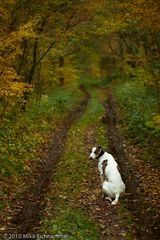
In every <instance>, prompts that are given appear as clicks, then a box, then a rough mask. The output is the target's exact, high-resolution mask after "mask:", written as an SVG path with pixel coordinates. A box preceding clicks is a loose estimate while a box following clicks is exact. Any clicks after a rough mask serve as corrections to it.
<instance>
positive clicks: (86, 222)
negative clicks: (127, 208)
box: [41, 93, 106, 240]
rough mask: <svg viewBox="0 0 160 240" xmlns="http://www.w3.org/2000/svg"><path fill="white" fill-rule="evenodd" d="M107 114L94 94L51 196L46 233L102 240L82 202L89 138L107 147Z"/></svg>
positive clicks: (73, 135) (71, 238)
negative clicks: (104, 119) (103, 118)
mask: <svg viewBox="0 0 160 240" xmlns="http://www.w3.org/2000/svg"><path fill="white" fill-rule="evenodd" d="M103 113H104V108H103V106H102V103H101V102H100V100H99V97H98V95H97V94H96V93H93V94H92V96H91V100H90V101H89V104H88V107H87V109H86V112H85V113H84V114H83V116H82V117H81V118H80V119H79V121H78V122H77V123H76V124H75V125H74V126H73V127H72V128H71V130H70V131H69V134H68V138H67V142H66V147H65V153H64V155H63V157H62V159H61V160H60V162H59V163H58V165H57V169H56V173H55V175H54V179H53V184H52V186H51V190H50V193H49V199H48V206H47V208H46V212H45V213H46V216H47V217H46V218H45V219H44V220H43V222H44V224H43V227H42V228H43V229H41V230H42V231H45V232H47V233H49V234H52V235H57V234H58V235H67V236H68V239H69V240H75V239H76V240H78V239H79V240H80V239H82V240H83V239H84V240H87V239H88V240H96V239H100V238H99V236H98V233H97V230H96V226H95V223H94V221H93V220H91V219H90V218H89V216H87V213H86V212H85V211H84V210H82V209H81V207H80V202H79V200H78V199H80V197H81V196H82V195H83V194H85V189H84V186H83V185H84V182H86V181H87V178H88V176H89V172H90V168H91V166H92V162H90V161H89V160H88V153H89V151H88V149H87V148H88V146H86V137H87V136H86V135H88V137H89V136H90V135H92V136H96V137H95V139H96V142H97V144H101V145H103V146H104V147H106V139H105V134H104V132H105V129H104V126H103V124H102V123H101V117H102V115H103ZM91 131H92V133H91ZM92 142H95V140H93V139H92V140H91V143H92ZM62 239H63V237H62Z"/></svg>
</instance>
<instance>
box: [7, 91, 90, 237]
mask: <svg viewBox="0 0 160 240" xmlns="http://www.w3.org/2000/svg"><path fill="white" fill-rule="evenodd" d="M85 94H86V96H85V99H84V100H83V101H82V102H81V103H80V104H79V105H78V106H77V107H76V108H75V109H72V110H71V111H70V112H69V113H68V115H67V117H66V118H65V119H64V120H63V122H62V124H61V125H60V127H59V128H58V130H57V131H56V132H55V133H54V134H53V137H52V139H51V140H50V141H49V151H48V154H47V155H46V156H44V157H42V158H40V161H38V163H37V168H36V171H35V173H33V176H31V179H29V181H30V182H29V183H28V184H29V186H28V187H27V189H26V190H25V192H24V193H23V197H22V199H21V200H18V202H16V203H15V212H16V213H14V216H13V217H12V219H11V221H10V224H9V226H8V229H7V232H11V233H21V234H22V233H29V232H31V231H34V230H35V229H36V227H38V226H39V222H40V220H41V213H42V210H43V209H44V207H45V196H46V193H47V191H48V188H49V185H50V180H51V176H52V174H53V172H54V169H55V165H56V162H57V161H58V159H59V158H60V156H61V154H62V152H63V149H64V144H65V140H66V137H67V133H68V130H69V129H70V127H71V126H72V124H73V123H74V121H75V120H76V119H78V118H79V117H80V115H81V114H82V113H83V112H84V111H85V109H86V106H87V103H88V100H89V98H90V96H89V94H87V93H85ZM17 205H18V209H17V207H16V206H17ZM19 205H20V206H19Z"/></svg>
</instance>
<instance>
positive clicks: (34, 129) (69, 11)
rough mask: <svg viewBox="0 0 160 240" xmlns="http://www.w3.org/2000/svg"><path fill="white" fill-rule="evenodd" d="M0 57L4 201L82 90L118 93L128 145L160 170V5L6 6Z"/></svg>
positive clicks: (32, 2)
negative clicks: (109, 90) (134, 147)
mask: <svg viewBox="0 0 160 240" xmlns="http://www.w3.org/2000/svg"><path fill="white" fill-rule="evenodd" d="M0 53H1V54H0V122H1V126H0V138H1V142H0V148H1V150H0V151H1V153H0V158H1V160H0V161H1V168H0V173H1V177H0V181H1V182H2V183H3V188H2V189H1V193H2V200H3V198H5V197H6V195H7V194H8V192H9V188H10V186H11V185H10V184H11V182H12V184H13V183H16V182H17V181H18V178H19V175H21V174H23V173H24V172H25V171H29V168H30V162H29V161H30V159H34V158H35V156H36V149H37V148H38V147H40V146H41V145H42V144H44V142H45V137H44V136H45V134H47V133H48V132H49V131H51V130H53V129H54V125H55V126H56V125H57V124H58V122H59V121H60V119H62V118H63V116H65V114H66V113H67V111H68V110H69V109H70V108H71V107H72V106H73V105H75V104H76V103H77V102H78V101H80V100H81V98H82V97H83V94H84V93H83V92H82V91H81V90H80V89H81V88H82V86H83V88H85V89H86V90H87V91H91V92H92V91H94V89H97V88H101V89H112V92H113V94H114V96H115V97H116V101H117V104H118V106H119V109H120V110H119V115H120V119H121V125H122V129H123V134H124V138H126V139H128V141H130V142H131V144H133V145H137V146H139V147H140V148H142V149H143V154H142V155H143V159H144V160H145V161H149V162H150V163H151V164H152V165H154V166H157V167H159V165H160V162H159V155H160V143H159V138H160V105H159V104H160V5H159V1H158V0H135V1H132V0H117V1H113V0H94V1H92V0H78V1H77V0H43V1H42V0H0ZM80 86H81V87H80ZM62 115H63V116H62ZM141 153H142V152H141Z"/></svg>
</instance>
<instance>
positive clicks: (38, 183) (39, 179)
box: [2, 90, 160, 240]
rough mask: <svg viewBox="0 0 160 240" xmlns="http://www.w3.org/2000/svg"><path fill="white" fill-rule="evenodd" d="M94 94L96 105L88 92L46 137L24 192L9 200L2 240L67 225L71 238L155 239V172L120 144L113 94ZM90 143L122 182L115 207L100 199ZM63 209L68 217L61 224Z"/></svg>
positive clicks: (157, 209)
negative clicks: (113, 164)
mask: <svg viewBox="0 0 160 240" xmlns="http://www.w3.org/2000/svg"><path fill="white" fill-rule="evenodd" d="M107 95H108V97H107ZM97 96H98V99H99V100H98V101H99V105H96V104H95V102H96V101H97V99H96V98H95V97H94V99H93V97H92V96H91V98H90V97H89V95H88V94H87V95H86V97H85V99H84V100H83V102H81V103H80V105H78V106H77V107H76V108H75V109H72V110H71V111H70V112H69V113H68V116H67V117H66V119H65V120H64V121H63V123H62V124H61V126H60V127H59V129H58V130H57V132H56V133H53V134H52V135H50V136H49V137H48V143H47V145H46V147H45V148H44V149H42V151H41V152H40V154H39V155H40V158H39V160H38V161H37V164H36V166H34V169H33V174H32V176H30V177H29V176H28V177H27V179H25V182H26V183H25V184H24V186H25V187H24V191H23V194H21V196H18V197H17V198H16V199H15V200H14V202H13V204H12V205H13V209H12V211H8V212H6V219H5V220H4V227H3V229H2V230H3V233H2V236H4V237H2V239H12V238H14V239H35V237H34V236H35V235H34V236H33V235H32V236H31V235H30V236H29V235H28V238H27V236H26V235H22V234H24V233H25V234H26V233H41V234H43V233H45V234H59V232H60V230H59V228H60V229H61V228H63V227H64V226H63V223H64V225H66V224H68V226H65V228H64V230H63V229H62V231H61V234H62V233H63V234H67V235H66V236H68V237H67V238H68V239H71V240H78V239H79V240H80V239H84V240H87V239H89V240H90V239H92V240H94V239H101V240H127V239H128V240H156V239H159V230H160V229H159V225H158V224H159V222H160V215H159V213H160V206H159V205H158V204H159V199H158V197H159V193H160V187H159V184H158V183H159V172H158V170H156V169H155V168H154V167H153V166H150V165H148V164H147V163H144V162H143V161H142V160H140V159H138V157H137V154H136V152H137V151H140V150H139V149H138V150H137V148H136V147H135V146H130V145H129V143H126V142H124V140H123V138H122V134H121V127H120V125H119V121H118V118H119V112H118V108H117V106H116V104H115V100H114V98H113V96H112V94H110V93H108V92H106V91H104V90H103V91H102V90H98V91H97ZM106 98H107V100H106ZM102 105H103V106H104V107H103V108H101V107H102ZM95 144H98V145H102V146H104V148H107V149H106V150H107V151H108V152H111V153H112V154H113V156H114V157H115V158H116V160H117V162H118V164H119V166H120V169H121V174H122V178H123V179H124V182H125V184H126V192H125V193H124V194H123V195H122V196H121V197H120V200H119V203H118V204H117V205H115V206H112V205H111V204H110V202H109V201H107V200H103V199H102V198H101V188H100V178H99V174H98V170H97V163H96V162H91V161H90V160H88V155H89V149H91V148H92V147H93V146H94V145H95ZM108 148H109V149H108ZM66 209H67V210H66ZM74 210H75V211H74ZM67 211H70V212H69V214H70V215H71V216H72V218H73V219H68V220H65V221H64V218H63V215H65V214H66V215H65V216H68V215H67ZM72 211H74V213H73V212H72ZM76 211H77V213H76ZM78 211H80V212H83V213H85V218H86V216H87V217H88V218H90V219H92V220H93V222H94V223H95V228H96V231H97V234H98V236H97V235H96V236H97V238H96V237H95V236H94V237H91V231H92V228H91V227H88V229H87V228H85V226H83V224H84V221H83V224H82V223H81V222H80V220H77V218H74V217H75V214H79V215H80V216H81V213H78ZM58 219H59V220H58ZM74 219H76V220H74ZM72 220H73V221H74V223H73V225H72V224H71V222H72ZM67 221H68V222H67ZM69 221H70V222H69ZM76 221H78V224H77V226H76V227H75V225H74V224H75V222H76ZM81 221H82V220H81ZM55 222H56V223H55ZM60 224H61V225H60ZM59 225H60V226H59ZM86 225H87V223H86ZM88 226H90V225H88ZM83 227H84V228H85V230H84V233H81V229H80V228H83ZM69 228H71V229H69ZM16 234H17V235H16ZM78 234H79V235H78ZM80 234H81V235H80ZM85 234H86V237H85ZM82 235H83V237H82ZM89 236H90V238H89ZM55 238H56V237H55ZM57 238H59V239H64V237H63V236H61V238H60V236H59V237H57ZM37 239H41V238H40V237H39V238H37Z"/></svg>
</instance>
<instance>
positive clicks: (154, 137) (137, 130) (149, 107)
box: [115, 82, 160, 165]
mask: <svg viewBox="0 0 160 240" xmlns="http://www.w3.org/2000/svg"><path fill="white" fill-rule="evenodd" d="M115 92H116V96H117V99H118V104H119V105H120V107H121V110H122V114H121V116H122V121H123V129H124V134H125V136H126V137H129V138H130V139H131V140H132V142H133V143H134V144H138V145H140V146H141V147H143V148H144V149H145V151H144V155H145V156H144V157H145V159H146V160H147V161H150V162H151V163H152V164H154V165H159V164H160V163H159V161H158V159H159V155H160V151H159V150H158V149H160V146H159V138H160V115H159V113H158V97H157V95H156V94H155V92H153V91H152V90H151V89H149V88H147V87H145V86H144V85H143V84H140V83H139V84H138V83H137V82H124V83H121V84H119V85H118V86H117V87H116V88H115ZM149 156H151V157H149ZM153 156H154V161H153Z"/></svg>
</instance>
